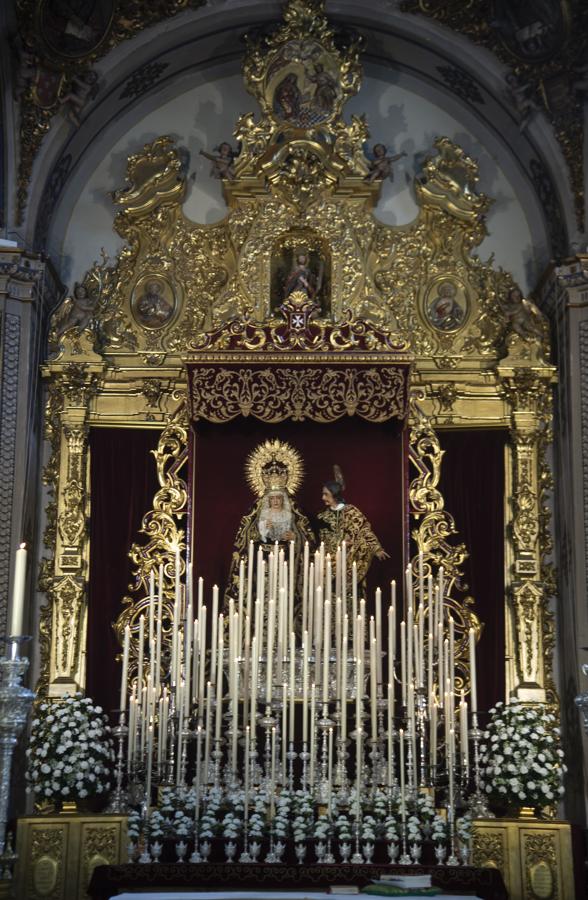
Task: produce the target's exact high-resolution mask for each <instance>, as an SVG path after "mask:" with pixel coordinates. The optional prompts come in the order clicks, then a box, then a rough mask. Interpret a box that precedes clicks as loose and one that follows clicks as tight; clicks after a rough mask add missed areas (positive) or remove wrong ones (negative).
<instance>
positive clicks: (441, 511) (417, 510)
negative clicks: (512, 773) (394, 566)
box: [408, 391, 482, 690]
mask: <svg viewBox="0 0 588 900" xmlns="http://www.w3.org/2000/svg"><path fill="white" fill-rule="evenodd" d="M419 399H422V397H420V396H419V393H418V392H416V391H413V393H412V394H411V402H410V437H409V450H408V454H409V459H410V461H411V463H412V464H413V466H414V468H415V469H416V473H417V474H416V475H415V477H414V478H413V479H412V481H411V482H410V488H409V497H410V505H411V512H412V515H413V516H414V518H415V520H416V527H414V528H413V529H412V538H413V540H414V541H415V543H416V546H417V548H418V551H419V553H422V558H423V578H424V582H423V585H422V588H423V590H424V591H425V592H426V590H427V579H428V576H429V575H433V574H436V573H437V571H438V570H439V568H440V567H441V566H442V567H443V571H444V579H445V604H446V607H447V608H448V610H449V613H450V615H451V616H452V618H453V620H454V622H455V660H456V669H457V671H458V672H459V675H458V676H457V679H456V684H457V690H460V689H461V688H462V687H463V688H464V689H465V690H469V682H470V674H469V655H468V653H469V651H468V641H469V629H470V628H473V629H474V631H475V635H476V640H479V639H480V635H481V632H482V623H481V622H480V620H479V618H478V616H477V615H476V613H475V612H474V609H473V606H474V599H473V597H470V596H465V597H461V598H460V597H458V596H455V595H456V594H465V592H466V591H467V585H465V584H464V583H463V572H462V569H461V566H462V564H463V561H464V560H465V559H466V557H467V550H466V548H465V545H464V544H463V543H461V544H453V543H452V538H453V537H454V536H455V535H456V534H457V528H456V525H455V521H454V519H453V516H451V514H450V513H449V512H447V510H446V509H445V508H444V507H445V502H444V500H443V496H442V494H441V492H440V491H439V488H438V485H439V479H440V476H441V463H442V459H443V453H444V451H443V450H441V447H440V444H439V439H438V437H437V435H436V434H435V431H434V430H433V426H432V423H431V420H430V419H429V418H428V417H427V416H426V415H425V413H424V412H423V410H422V408H421V407H420V406H419V402H418V401H419ZM412 563H413V580H414V585H413V587H414V593H415V596H419V595H420V591H421V584H420V571H419V554H418V553H417V555H416V556H415V557H414V559H413V561H412ZM423 605H424V606H425V607H426V606H427V605H428V604H427V598H426V597H424V598H423Z"/></svg>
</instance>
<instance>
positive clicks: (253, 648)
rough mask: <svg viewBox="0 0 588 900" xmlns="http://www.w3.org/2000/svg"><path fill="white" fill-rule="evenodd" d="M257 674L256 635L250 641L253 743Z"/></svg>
mask: <svg viewBox="0 0 588 900" xmlns="http://www.w3.org/2000/svg"><path fill="white" fill-rule="evenodd" d="M258 672H259V653H258V651H257V635H256V634H255V635H253V640H252V641H251V739H252V740H253V741H255V737H256V725H257V685H258V680H257V677H258Z"/></svg>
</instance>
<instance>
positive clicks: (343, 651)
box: [341, 614, 349, 741]
mask: <svg viewBox="0 0 588 900" xmlns="http://www.w3.org/2000/svg"><path fill="white" fill-rule="evenodd" d="M348 644H349V616H348V615H347V614H345V616H344V617H343V640H342V645H341V738H342V739H343V741H346V740H347V652H348V650H347V648H348Z"/></svg>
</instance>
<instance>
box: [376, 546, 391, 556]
mask: <svg viewBox="0 0 588 900" xmlns="http://www.w3.org/2000/svg"><path fill="white" fill-rule="evenodd" d="M376 559H390V554H389V553H386V551H385V550H384V548H383V547H380V549H379V550H377V551H376Z"/></svg>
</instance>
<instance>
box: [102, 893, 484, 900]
mask: <svg viewBox="0 0 588 900" xmlns="http://www.w3.org/2000/svg"><path fill="white" fill-rule="evenodd" d="M350 896H355V897H359V898H360V900H361V898H363V900H365V898H367V897H368V895H367V894H354V895H350V894H331V893H327V892H326V891H314V892H313V891H279V892H278V891H180V892H179V893H178V892H177V891H171V892H169V891H156V892H155V893H153V892H152V891H149V892H148V893H145V894H137V893H135V891H133V893H132V894H117V895H116V898H117V900H349V897H350ZM473 896H474V895H473V894H446V893H445V892H443V893H438V894H427V898H428V900H472V897H473ZM391 900H394V898H391ZM397 900H424V898H423V895H422V894H420V895H419V894H403V895H402V897H401V898H397Z"/></svg>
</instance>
